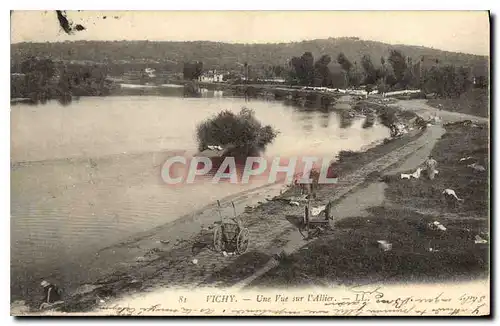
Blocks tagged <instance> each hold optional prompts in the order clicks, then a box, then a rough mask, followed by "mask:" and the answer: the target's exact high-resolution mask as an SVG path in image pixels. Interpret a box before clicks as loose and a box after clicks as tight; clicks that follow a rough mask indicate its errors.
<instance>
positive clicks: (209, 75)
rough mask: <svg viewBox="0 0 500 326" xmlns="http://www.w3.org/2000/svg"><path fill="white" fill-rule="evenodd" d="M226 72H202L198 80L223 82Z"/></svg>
mask: <svg viewBox="0 0 500 326" xmlns="http://www.w3.org/2000/svg"><path fill="white" fill-rule="evenodd" d="M223 78H224V74H222V73H218V72H217V71H216V70H210V71H207V72H204V73H203V74H201V76H200V77H199V78H198V81H200V82H204V83H222V82H223Z"/></svg>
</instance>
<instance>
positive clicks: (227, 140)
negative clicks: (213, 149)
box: [196, 108, 278, 155]
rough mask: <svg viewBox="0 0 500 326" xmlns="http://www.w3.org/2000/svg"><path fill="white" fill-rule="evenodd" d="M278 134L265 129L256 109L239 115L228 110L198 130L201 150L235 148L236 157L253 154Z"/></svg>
mask: <svg viewBox="0 0 500 326" xmlns="http://www.w3.org/2000/svg"><path fill="white" fill-rule="evenodd" d="M277 135H278V131H276V130H275V129H274V128H273V127H272V126H270V125H267V126H262V124H261V122H260V121H258V120H257V119H256V117H255V113H254V111H253V110H251V109H248V108H242V109H241V111H240V112H239V113H238V114H235V113H233V112H231V111H228V110H224V111H222V112H219V113H218V114H217V115H216V116H214V117H212V118H209V119H207V120H206V121H204V122H202V123H200V124H199V125H198V126H197V128H196V137H197V140H198V147H199V150H200V151H201V150H204V149H205V148H206V147H207V146H208V145H220V146H228V145H229V146H231V147H232V149H233V150H232V151H233V154H235V155H236V154H240V155H250V154H252V155H253V154H254V153H255V152H258V151H262V150H264V149H265V147H266V146H267V145H269V144H270V143H272V142H273V141H274V139H275V138H276V136H277Z"/></svg>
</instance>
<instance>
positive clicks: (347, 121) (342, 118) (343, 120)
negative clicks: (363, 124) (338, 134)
mask: <svg viewBox="0 0 500 326" xmlns="http://www.w3.org/2000/svg"><path fill="white" fill-rule="evenodd" d="M336 112H337V115H338V117H339V126H340V128H341V129H345V128H349V127H350V126H352V123H353V122H354V118H355V117H356V114H355V113H354V112H352V111H349V110H340V111H336Z"/></svg>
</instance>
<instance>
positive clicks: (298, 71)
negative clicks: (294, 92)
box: [289, 50, 487, 97]
mask: <svg viewBox="0 0 500 326" xmlns="http://www.w3.org/2000/svg"><path fill="white" fill-rule="evenodd" d="M336 62H337V64H338V65H339V66H340V69H341V73H340V74H339V73H338V72H337V73H335V72H332V71H331V70H330V67H329V65H330V63H332V58H331V57H330V56H329V55H322V56H321V57H320V58H319V59H317V60H316V61H315V60H314V56H313V55H312V53H311V52H305V53H304V54H303V55H302V56H300V57H293V58H292V59H291V60H290V67H289V68H290V73H289V81H290V83H291V84H296V85H301V86H313V87H333V88H340V87H343V88H349V87H358V86H360V85H365V86H366V88H367V90H369V91H371V90H372V89H377V90H378V91H379V92H381V93H383V92H387V91H390V90H403V89H408V88H419V89H422V90H423V91H425V92H426V93H435V94H437V95H438V96H441V97H457V96H460V94H462V93H464V92H466V91H467V90H468V89H470V88H471V87H473V86H474V87H487V81H486V77H485V76H481V77H478V78H477V80H476V83H475V84H474V85H473V83H472V78H473V76H472V74H471V73H470V69H469V68H468V67H465V66H455V65H451V64H445V65H442V64H440V63H439V60H434V62H433V63H432V64H431V65H429V63H428V62H427V63H424V62H423V59H422V60H420V61H418V62H415V63H413V62H412V58H410V57H406V56H405V55H404V54H403V53H402V52H401V51H398V50H391V51H390V53H389V56H388V57H387V58H384V57H381V58H380V63H379V64H378V65H375V64H374V63H373V61H372V59H371V57H370V56H369V55H363V56H362V58H361V62H360V64H359V66H360V67H358V63H357V62H352V61H350V60H349V58H347V56H346V55H345V54H344V53H342V52H341V53H339V55H338V56H337V58H336Z"/></svg>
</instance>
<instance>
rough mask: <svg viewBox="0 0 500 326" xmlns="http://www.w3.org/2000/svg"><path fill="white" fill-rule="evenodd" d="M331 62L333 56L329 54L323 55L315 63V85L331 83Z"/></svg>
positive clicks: (328, 84) (324, 85)
mask: <svg viewBox="0 0 500 326" xmlns="http://www.w3.org/2000/svg"><path fill="white" fill-rule="evenodd" d="M330 62H332V58H331V57H330V56H329V55H323V56H321V57H320V58H319V59H318V60H317V61H316V63H314V82H313V85H314V86H323V87H326V86H330V85H331V83H332V79H331V72H330V68H329V67H328V65H329V64H330Z"/></svg>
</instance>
